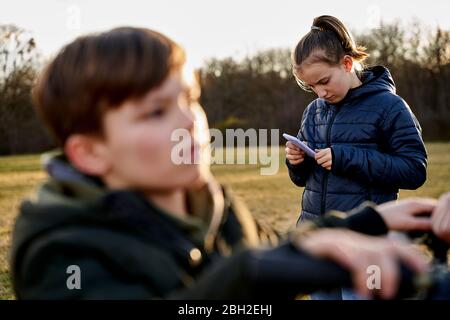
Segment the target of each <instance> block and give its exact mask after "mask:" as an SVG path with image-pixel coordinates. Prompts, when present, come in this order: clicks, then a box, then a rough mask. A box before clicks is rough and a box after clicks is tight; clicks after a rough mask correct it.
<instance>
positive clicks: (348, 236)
mask: <svg viewBox="0 0 450 320" xmlns="http://www.w3.org/2000/svg"><path fill="white" fill-rule="evenodd" d="M298 242H299V243H296V245H297V246H298V247H299V248H301V249H303V250H305V251H306V252H309V253H310V254H312V255H314V256H318V257H322V258H326V259H331V260H333V261H335V262H337V263H338V264H340V265H341V266H343V267H344V268H346V269H347V270H349V271H350V272H351V275H352V279H353V285H354V288H355V289H356V291H357V292H358V293H359V294H360V295H362V296H367V297H369V296H373V295H374V294H375V292H376V293H377V295H378V296H379V297H381V298H382V299H390V298H393V297H394V296H395V294H396V292H397V290H398V286H399V281H400V274H399V265H398V262H399V261H402V262H403V263H404V264H405V265H406V266H408V267H409V268H411V269H412V270H413V271H415V272H424V271H426V269H427V262H426V261H427V260H426V258H425V256H424V254H423V253H421V252H420V251H419V249H417V248H415V247H413V246H411V245H407V244H402V243H400V242H397V241H394V240H393V239H388V238H381V237H373V236H366V235H363V234H359V233H356V232H353V231H348V230H338V229H320V230H317V231H314V232H312V233H311V234H308V235H306V236H305V237H303V238H299V240H298ZM369 266H377V267H379V268H380V271H381V272H380V278H381V286H380V289H379V290H377V291H374V290H370V289H369V288H368V286H367V279H368V277H369V274H368V273H367V271H368V267H369Z"/></svg>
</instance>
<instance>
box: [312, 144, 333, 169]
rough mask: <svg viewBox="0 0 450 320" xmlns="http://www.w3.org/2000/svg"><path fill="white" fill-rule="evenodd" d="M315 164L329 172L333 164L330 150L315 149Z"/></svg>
mask: <svg viewBox="0 0 450 320" xmlns="http://www.w3.org/2000/svg"><path fill="white" fill-rule="evenodd" d="M315 151H316V162H317V164H318V165H319V166H322V167H323V168H325V169H327V170H331V165H332V164H333V163H332V162H333V161H332V159H333V156H332V154H331V148H326V149H316V150H315Z"/></svg>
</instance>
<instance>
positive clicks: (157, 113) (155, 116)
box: [145, 108, 164, 118]
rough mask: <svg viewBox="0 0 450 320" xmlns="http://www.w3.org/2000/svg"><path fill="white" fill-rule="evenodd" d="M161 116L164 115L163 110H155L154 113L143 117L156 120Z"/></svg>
mask: <svg viewBox="0 0 450 320" xmlns="http://www.w3.org/2000/svg"><path fill="white" fill-rule="evenodd" d="M163 115H164V109H163V108H160V109H156V110H154V111H151V112H149V113H147V114H146V115H145V116H146V118H158V117H162V116H163Z"/></svg>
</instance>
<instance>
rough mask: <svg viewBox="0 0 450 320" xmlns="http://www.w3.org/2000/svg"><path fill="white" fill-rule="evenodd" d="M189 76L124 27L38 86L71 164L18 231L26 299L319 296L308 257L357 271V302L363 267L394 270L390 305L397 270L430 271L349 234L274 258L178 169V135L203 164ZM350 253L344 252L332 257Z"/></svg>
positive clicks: (190, 174)
mask: <svg viewBox="0 0 450 320" xmlns="http://www.w3.org/2000/svg"><path fill="white" fill-rule="evenodd" d="M183 65H184V52H183V50H182V49H181V48H180V47H179V46H178V45H177V44H176V43H174V42H173V41H172V40H170V39H168V38H167V37H165V36H164V35H162V34H160V33H157V32H155V31H152V30H147V29H138V28H118V29H114V30H111V31H108V32H105V33H101V34H97V35H90V36H85V37H81V38H79V39H77V40H75V41H74V42H72V43H71V44H69V45H67V46H66V47H65V48H63V49H62V50H61V52H60V53H59V54H58V55H57V56H56V58H55V59H54V60H53V61H52V62H51V63H50V64H49V66H48V67H47V68H46V69H45V70H44V72H43V73H42V74H41V76H40V78H39V80H38V82H37V84H36V87H35V89H34V93H33V94H34V99H35V105H36V108H37V111H38V113H39V114H40V116H41V117H42V118H43V120H44V121H45V123H46V125H47V127H48V128H49V129H50V132H51V133H52V135H53V136H54V138H55V139H56V141H57V142H58V144H59V146H60V147H61V149H62V150H63V152H62V154H60V155H56V156H53V157H51V158H50V159H48V161H47V162H46V169H47V171H48V173H49V175H50V177H49V179H48V181H47V182H45V183H44V184H43V186H42V187H41V188H40V189H39V192H38V198H37V201H34V202H30V201H25V202H24V203H23V205H22V207H21V212H20V215H19V217H18V219H17V222H16V226H15V230H14V234H13V245H12V254H11V272H12V279H13V284H14V289H15V292H16V295H17V297H18V298H20V299H115V298H120V299H124V298H126V299H148V298H165V299H170V298H189V299H195V298H200V299H205V298H211V299H213V298H222V299H224V298H249V297H258V296H262V297H278V298H279V297H288V298H293V297H295V295H296V294H298V293H299V292H307V291H308V290H314V289H317V285H316V287H314V284H315V282H314V281H315V280H314V281H313V283H310V285H312V287H311V286H309V287H308V286H303V284H304V283H303V282H302V281H304V280H305V277H306V278H311V275H312V274H314V272H316V273H315V277H316V278H314V277H312V279H318V278H320V277H321V274H317V270H312V268H311V267H309V266H311V265H313V263H315V262H321V261H322V260H320V259H318V258H314V257H312V255H316V256H318V257H324V258H329V259H332V260H334V261H335V262H337V263H338V264H340V265H341V266H342V267H343V268H345V269H346V270H349V271H350V272H351V275H352V277H353V279H354V280H355V281H354V284H355V286H356V288H357V289H358V290H359V292H361V293H363V294H364V293H365V294H368V291H367V290H368V289H367V287H366V285H365V281H364V277H365V275H366V268H367V266H366V265H364V264H362V263H361V261H365V262H369V263H371V264H378V265H381V266H384V265H386V266H387V267H386V272H383V274H382V284H383V286H382V290H381V291H380V292H379V293H380V294H381V296H382V297H384V298H391V297H393V296H394V295H395V292H396V288H397V286H398V274H397V272H396V270H394V269H392V266H395V265H397V260H398V259H400V260H402V261H404V263H406V264H407V265H408V266H409V267H411V268H412V269H413V270H415V271H424V270H425V267H426V266H425V262H424V260H423V257H422V256H421V255H419V254H417V253H416V252H415V251H412V249H411V248H410V247H408V246H404V245H399V244H397V243H393V242H392V241H389V240H386V239H382V238H375V237H368V236H364V235H360V234H357V233H355V232H352V231H344V230H325V229H324V230H318V231H311V230H309V231H308V232H306V231H305V232H303V231H301V230H300V231H297V232H295V233H293V236H292V238H291V240H290V241H286V242H285V243H284V244H281V245H278V246H274V245H275V244H274V242H276V241H277V240H278V239H277V238H276V236H275V235H274V233H273V232H271V231H270V230H262V228H261V227H260V226H259V225H258V224H257V223H256V222H255V220H254V219H253V218H252V216H251V215H250V214H249V213H248V211H247V210H246V209H245V207H243V206H242V205H241V204H239V203H238V202H237V201H236V200H235V199H234V198H233V197H232V195H231V194H230V192H229V191H227V190H226V189H224V188H222V187H220V186H219V185H218V184H217V183H216V182H215V181H214V180H213V179H212V177H210V176H209V177H203V183H202V177H201V176H200V169H199V165H197V164H195V163H191V164H181V165H176V164H174V162H173V161H172V159H171V151H172V149H173V148H174V146H175V142H173V141H172V140H171V134H172V132H173V131H174V130H176V129H185V130H187V131H188V132H190V133H191V134H192V137H193V139H190V142H189V143H186V145H184V146H183V147H184V148H183V150H184V151H186V150H187V152H188V153H190V155H191V156H193V157H194V158H195V156H198V154H199V146H198V143H197V142H196V139H195V138H196V135H195V134H194V121H193V116H192V112H191V110H190V108H191V107H192V106H193V105H195V104H196V103H197V102H196V101H195V97H194V96H193V94H192V90H191V88H190V87H189V86H188V85H187V83H186V81H185V80H184V78H183V76H182V72H181V71H182V67H183ZM191 141H192V142H191ZM182 143H183V142H182ZM199 184H200V185H199ZM433 206H434V204H430V203H426V202H423V203H419V204H418V206H417V207H416V208H415V209H414V210H409V211H408V210H406V211H407V212H406V211H405V212H406V215H407V216H409V217H411V219H413V220H414V218H413V214H414V212H416V211H417V212H420V211H423V210H425V209H427V210H428V211H431V210H432V208H433ZM361 215H363V216H364V217H365V218H364V219H358V217H360V216H361ZM389 216H394V215H392V214H390V215H389ZM355 217H356V218H355ZM336 219H337V218H333V219H330V220H329V221H328V222H327V224H325V225H326V226H328V227H333V226H334V225H336V226H341V227H348V228H351V229H355V230H360V231H364V230H366V229H367V228H366V225H365V224H364V223H361V221H365V222H367V221H368V222H370V223H371V230H376V231H377V232H378V233H379V234H382V233H385V232H386V231H387V229H386V228H387V227H393V228H396V226H395V225H390V223H389V219H388V218H387V217H386V216H385V215H383V214H382V212H381V211H380V212H379V213H377V212H376V211H375V210H373V209H371V208H370V207H367V208H364V209H363V210H362V211H361V212H360V213H358V214H355V215H353V216H352V218H348V219H345V220H341V219H338V220H336ZM323 221H324V222H326V221H327V220H323ZM336 221H339V222H338V223H336ZM373 224H374V225H373ZM303 236H305V237H304V239H303V240H302V241H300V240H299V239H300V238H302V237H303ZM263 239H265V240H264V241H263ZM263 246H265V247H266V249H262V247H263ZM273 246H274V247H273ZM342 250H343V251H344V252H348V254H346V255H342V254H337V253H339V252H342ZM381 252H389V254H383V255H382V254H381ZM275 257H278V258H279V257H281V258H282V259H281V260H277V259H278V258H277V259H274V258H275ZM364 258H365V259H364ZM286 261H288V263H286ZM324 263H325V262H324ZM293 266H295V267H296V269H295V272H294V273H291V276H287V275H288V273H286V272H285V271H286V270H287V269H286V268H289V267H293ZM322 266H324V267H325V269H326V268H327V267H329V266H330V264H326V263H325V264H323V265H322ZM333 266H334V264H333ZM261 270H266V275H268V276H267V277H263V276H261V274H262V273H261ZM272 271H273V272H272ZM296 277H297V278H296ZM302 277H303V278H302ZM343 278H345V279H347V278H348V277H343ZM345 279H344V280H345ZM344 280H342V281H344ZM342 281H338V282H339V283H336V284H335V285H343V284H342ZM347 282H348V281H347ZM317 283H319V281H317ZM347 284H348V285H350V283H347Z"/></svg>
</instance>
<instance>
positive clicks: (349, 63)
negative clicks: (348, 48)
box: [342, 54, 353, 72]
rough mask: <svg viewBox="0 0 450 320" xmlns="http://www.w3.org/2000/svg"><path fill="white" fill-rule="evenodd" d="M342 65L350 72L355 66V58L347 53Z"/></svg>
mask: <svg viewBox="0 0 450 320" xmlns="http://www.w3.org/2000/svg"><path fill="white" fill-rule="evenodd" d="M342 65H343V66H344V69H345V71H347V72H350V71H352V68H353V59H352V57H350V56H349V55H347V54H346V55H345V56H344V57H343V58H342Z"/></svg>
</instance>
